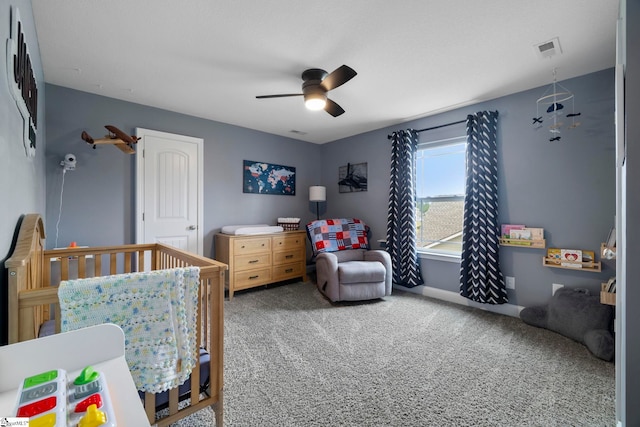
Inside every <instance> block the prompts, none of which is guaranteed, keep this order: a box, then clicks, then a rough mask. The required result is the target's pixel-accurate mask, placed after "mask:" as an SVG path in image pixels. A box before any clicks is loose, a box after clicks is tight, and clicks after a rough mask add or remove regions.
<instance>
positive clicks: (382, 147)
mask: <svg viewBox="0 0 640 427" xmlns="http://www.w3.org/2000/svg"><path fill="white" fill-rule="evenodd" d="M550 83H551V81H550ZM561 83H562V84H563V85H564V86H565V87H567V88H568V89H569V90H571V91H572V92H573V93H574V94H575V111H576V112H581V113H582V115H581V116H579V117H578V119H579V121H580V122H581V123H582V124H581V126H579V127H577V128H575V129H572V130H563V132H562V140H561V141H560V142H549V141H548V139H549V136H550V133H549V132H548V131H544V130H542V129H540V130H535V129H534V128H533V127H532V118H533V116H534V115H535V114H536V100H537V99H538V98H539V97H540V96H542V94H543V92H544V91H545V90H546V89H547V87H548V86H545V87H541V88H537V89H533V90H529V91H526V92H520V93H516V94H513V95H509V96H505V97H502V98H498V99H494V100H492V101H488V102H483V103H481V104H476V105H472V106H469V107H464V108H460V109H456V110H453V111H450V112H447V113H443V114H439V115H436V116H431V117H428V118H424V119H421V120H415V121H412V122H408V123H405V124H403V125H402V126H395V127H393V128H385V129H380V130H377V131H374V132H369V133H366V134H361V135H357V136H354V137H350V138H346V139H343V140H339V141H335V142H332V143H330V144H325V145H323V146H322V165H323V167H322V171H323V172H322V173H323V175H322V178H323V183H324V184H325V185H326V186H327V204H326V208H327V212H326V214H325V215H326V216H327V217H339V216H356V217H358V216H359V217H361V218H362V219H364V220H365V221H366V222H367V223H368V224H369V225H370V226H371V227H372V229H373V239H375V240H377V239H384V237H385V234H386V220H387V202H388V186H389V184H388V183H389V163H390V155H391V143H390V141H389V140H388V139H387V135H388V134H389V133H391V132H392V131H394V130H398V129H404V128H414V129H423V128H428V127H432V126H437V125H441V124H445V123H450V122H456V121H459V120H463V119H465V118H466V116H467V114H470V113H474V112H477V111H480V110H497V111H498V112H499V114H500V115H499V122H498V129H499V130H498V156H499V204H500V208H499V215H500V217H499V221H500V223H514V224H526V225H528V226H531V227H543V228H544V229H545V237H546V239H547V247H561V248H575V249H588V250H593V251H595V252H598V251H599V248H600V243H601V242H602V241H603V239H605V238H606V236H607V233H608V232H609V229H610V228H611V227H612V226H613V224H614V217H615V167H614V166H615V164H614V156H615V133H614V72H613V69H609V70H603V71H600V72H597V73H593V74H589V75H586V76H582V77H578V78H575V79H570V80H566V81H562V82H561ZM565 105H566V103H565ZM567 107H568V105H567ZM545 115H546V114H545ZM565 121H566V120H565ZM464 134H465V126H464V124H461V125H455V126H451V127H447V128H442V129H439V130H437V131H429V132H423V133H421V134H420V137H421V140H427V139H439V138H446V137H451V136H458V135H464ZM347 162H350V163H361V162H367V163H368V176H369V188H368V191H366V192H359V193H339V192H338V185H337V182H338V178H337V177H338V167H339V166H343V165H346V164H347ZM544 253H545V252H544V250H541V249H527V248H512V247H503V248H501V250H500V259H501V268H502V272H503V273H504V274H505V275H509V276H514V277H515V278H516V289H515V290H514V291H512V290H509V291H508V293H509V302H510V303H511V304H516V305H521V306H531V305H538V304H545V303H546V302H547V301H548V299H549V298H550V296H551V289H552V283H560V284H564V285H565V286H571V287H586V288H589V289H591V290H592V291H594V292H599V287H600V282H601V281H602V280H604V279H606V278H608V277H610V276H613V275H615V270H614V267H615V263H614V262H611V261H607V262H606V263H605V265H604V266H603V271H602V272H601V273H591V272H576V271H570V270H562V269H556V268H547V267H543V266H542V257H543V255H544ZM421 267H422V273H423V276H424V278H425V283H426V285H428V286H430V287H434V288H438V289H443V290H447V291H452V292H456V293H457V292H458V290H459V286H458V278H459V263H451V262H443V261H434V260H425V259H423V260H422V261H421Z"/></svg>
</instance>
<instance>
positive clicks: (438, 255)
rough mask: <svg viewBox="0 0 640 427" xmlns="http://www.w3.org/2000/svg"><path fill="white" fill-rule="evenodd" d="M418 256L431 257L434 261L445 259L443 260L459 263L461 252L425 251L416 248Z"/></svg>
mask: <svg viewBox="0 0 640 427" xmlns="http://www.w3.org/2000/svg"><path fill="white" fill-rule="evenodd" d="M417 252H418V258H420V259H431V260H434V261H445V262H457V263H460V261H461V260H462V258H461V254H448V253H444V252H432V251H430V252H427V251H421V250H417Z"/></svg>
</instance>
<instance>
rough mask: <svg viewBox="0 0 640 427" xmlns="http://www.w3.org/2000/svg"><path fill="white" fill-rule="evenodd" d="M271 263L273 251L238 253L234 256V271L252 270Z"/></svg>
mask: <svg viewBox="0 0 640 427" xmlns="http://www.w3.org/2000/svg"><path fill="white" fill-rule="evenodd" d="M270 265H271V253H256V254H249V255H237V256H236V257H234V258H233V269H234V271H243V270H250V269H255V268H259V267H269V266H270Z"/></svg>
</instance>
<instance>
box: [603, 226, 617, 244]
mask: <svg viewBox="0 0 640 427" xmlns="http://www.w3.org/2000/svg"><path fill="white" fill-rule="evenodd" d="M605 245H606V246H607V247H608V248H614V247H615V246H616V227H613V228H612V229H611V230H609V235H608V236H607V240H606V241H605Z"/></svg>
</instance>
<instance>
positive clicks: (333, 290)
mask: <svg viewBox="0 0 640 427" xmlns="http://www.w3.org/2000/svg"><path fill="white" fill-rule="evenodd" d="M316 285H317V286H318V288H319V289H320V291H321V292H322V293H324V294H325V295H326V296H327V297H328V298H329V299H330V300H331V301H337V300H338V298H339V296H340V286H339V282H338V257H337V256H335V254H332V253H330V252H323V253H320V254H318V256H317V257H316Z"/></svg>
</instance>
